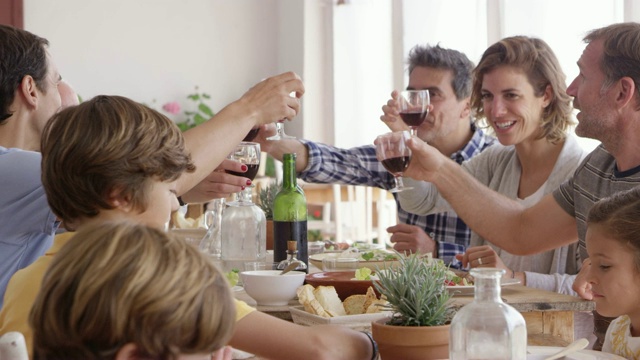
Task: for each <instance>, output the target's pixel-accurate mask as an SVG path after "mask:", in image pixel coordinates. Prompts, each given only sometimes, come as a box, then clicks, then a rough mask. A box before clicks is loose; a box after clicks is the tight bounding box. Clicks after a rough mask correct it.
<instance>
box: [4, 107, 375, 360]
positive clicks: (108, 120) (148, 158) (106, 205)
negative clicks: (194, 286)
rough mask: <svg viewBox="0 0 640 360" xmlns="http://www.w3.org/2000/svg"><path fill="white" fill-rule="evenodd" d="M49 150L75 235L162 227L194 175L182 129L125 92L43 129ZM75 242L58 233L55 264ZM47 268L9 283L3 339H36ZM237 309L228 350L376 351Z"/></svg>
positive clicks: (288, 354)
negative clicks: (93, 229)
mask: <svg viewBox="0 0 640 360" xmlns="http://www.w3.org/2000/svg"><path fill="white" fill-rule="evenodd" d="M41 148H42V180H43V186H44V188H45V192H46V195H47V199H48V202H49V205H50V207H51V209H52V211H53V212H54V214H56V215H57V216H58V217H59V218H60V219H61V220H62V221H63V223H64V224H65V226H66V227H67V229H68V230H76V229H77V230H80V229H82V228H83V227H85V226H88V225H92V224H96V223H102V222H105V221H135V222H138V223H142V224H146V225H149V226H152V227H156V228H160V229H162V228H164V227H165V225H166V224H167V223H168V222H169V219H170V214H171V211H174V210H176V209H177V208H178V200H177V198H176V192H177V190H176V187H177V185H176V180H178V179H179V178H180V177H181V176H183V174H184V173H189V172H193V171H194V170H195V166H194V165H193V162H192V160H191V157H190V155H189V154H188V152H187V150H186V147H185V143H184V139H183V137H182V133H181V132H180V130H179V129H178V128H177V126H176V125H175V124H174V123H173V122H171V120H169V119H168V118H166V117H165V116H164V115H162V114H160V113H158V112H157V111H155V110H153V109H150V108H148V107H146V106H143V105H141V104H138V103H136V102H134V101H132V100H129V99H127V98H124V97H119V96H97V97H95V98H93V99H91V100H89V101H85V102H83V103H81V104H80V105H78V106H76V107H73V108H69V109H65V110H63V111H61V112H59V113H58V114H56V115H54V116H53V117H52V118H51V120H50V121H49V122H48V123H47V125H46V127H45V129H44V131H43V135H42V147H41ZM68 241H69V240H68V238H67V237H63V236H58V237H56V239H55V241H54V246H53V247H52V248H51V249H50V251H49V253H50V255H49V258H51V257H54V256H55V253H56V252H57V251H58V249H60V248H62V246H64V243H65V242H68ZM140 256H144V254H140ZM49 262H50V259H49V260H47V257H43V260H42V262H41V261H40V260H38V261H37V264H36V263H34V264H33V266H30V267H27V268H25V269H23V270H21V271H20V273H21V274H18V273H17V274H16V275H15V276H14V278H12V279H11V280H10V282H9V286H8V287H7V294H6V296H5V305H4V307H3V309H2V311H1V312H0V334H1V333H3V332H7V331H21V332H23V334H24V335H25V338H26V340H27V343H28V344H30V343H31V340H32V335H31V329H30V328H29V326H28V324H27V314H28V311H29V309H30V308H31V305H32V304H33V301H34V298H35V290H33V289H28V290H27V288H30V287H37V286H38V284H40V282H41V279H42V277H43V275H44V272H45V269H46V267H47V263H49ZM27 284H28V286H27ZM20 309H22V310H20ZM25 309H26V310H25ZM236 312H237V314H236V319H237V322H236V327H235V331H234V333H233V336H232V338H231V341H230V342H229V344H230V345H232V346H233V347H235V348H238V349H240V350H244V351H248V352H251V353H254V354H256V355H258V356H261V357H266V358H277V359H300V358H314V359H366V360H368V359H371V358H372V357H373V356H374V355H375V346H374V344H373V342H372V340H370V338H369V336H367V335H366V334H363V333H360V332H357V331H353V330H350V329H347V328H344V327H339V326H318V327H314V328H309V327H304V326H299V325H296V324H293V323H290V322H287V321H284V320H281V319H277V318H275V317H272V316H270V315H267V314H264V313H261V312H258V311H255V310H254V309H252V308H251V307H249V306H248V305H246V304H245V303H242V302H237V308H236ZM9 314H11V315H9ZM21 314H22V315H21ZM9 317H11V319H10V321H9ZM265 329H269V330H268V331H264V330H265ZM292 338H295V339H296V341H291V339H292ZM28 346H29V348H31V346H30V345H28Z"/></svg>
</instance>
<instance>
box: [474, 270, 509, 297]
mask: <svg viewBox="0 0 640 360" xmlns="http://www.w3.org/2000/svg"><path fill="white" fill-rule="evenodd" d="M503 274H504V270H499V269H472V270H471V275H472V276H473V279H474V282H475V285H474V287H475V289H474V290H475V292H474V299H475V301H476V302H502V298H501V297H500V294H501V289H500V279H501V278H502V275H503Z"/></svg>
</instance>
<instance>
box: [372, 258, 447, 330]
mask: <svg viewBox="0 0 640 360" xmlns="http://www.w3.org/2000/svg"><path fill="white" fill-rule="evenodd" d="M398 255H399V257H400V259H399V265H398V266H397V267H395V268H388V269H385V270H379V271H377V272H376V273H377V275H378V278H379V279H380V281H376V282H374V286H375V287H376V289H377V290H378V291H379V292H380V294H382V295H384V296H385V297H386V298H387V301H388V302H389V305H388V306H387V308H388V309H389V310H391V311H393V316H392V318H391V320H390V321H389V322H387V324H388V325H400V326H436V325H444V324H447V323H448V322H450V321H451V318H452V317H453V307H452V306H451V305H450V302H449V299H450V298H451V295H450V294H449V291H448V290H447V287H446V280H447V271H448V267H447V266H446V265H445V264H444V263H443V262H442V261H439V260H432V259H431V258H425V257H422V256H421V255H418V254H411V255H404V254H400V253H398Z"/></svg>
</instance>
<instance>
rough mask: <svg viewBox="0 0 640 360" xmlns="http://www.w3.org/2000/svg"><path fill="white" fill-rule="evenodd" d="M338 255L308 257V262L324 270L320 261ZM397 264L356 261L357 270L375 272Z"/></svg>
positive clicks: (396, 262) (389, 261)
mask: <svg viewBox="0 0 640 360" xmlns="http://www.w3.org/2000/svg"><path fill="white" fill-rule="evenodd" d="M389 254H393V253H391V252H390V253H389ZM338 255H339V254H334V253H330V254H324V253H323V254H313V255H309V262H310V263H311V264H313V265H314V266H315V267H317V268H318V269H320V270H324V269H323V268H322V259H324V258H325V257H327V256H329V257H338ZM398 264H399V262H398V260H362V259H360V260H359V261H358V268H362V267H366V268H369V269H371V270H376V268H380V269H386V268H388V267H395V266H397V265H398Z"/></svg>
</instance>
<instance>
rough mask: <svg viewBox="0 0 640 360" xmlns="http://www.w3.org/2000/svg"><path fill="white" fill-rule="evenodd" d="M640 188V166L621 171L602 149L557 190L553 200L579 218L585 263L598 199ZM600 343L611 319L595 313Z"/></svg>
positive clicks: (598, 149) (597, 149) (596, 151)
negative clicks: (591, 215)
mask: <svg viewBox="0 0 640 360" xmlns="http://www.w3.org/2000/svg"><path fill="white" fill-rule="evenodd" d="M638 185H640V166H637V167H635V168H633V169H630V170H627V171H618V170H617V167H616V161H615V159H614V157H613V156H612V155H611V154H610V153H609V152H607V150H605V149H604V147H603V146H602V145H600V146H598V147H597V148H596V149H595V150H593V151H592V152H591V154H589V155H587V157H586V158H585V159H584V161H583V162H582V164H580V166H578V168H577V169H576V172H575V173H574V174H573V177H572V178H571V179H569V180H567V181H566V182H564V183H563V184H562V185H560V187H559V188H558V189H557V190H556V191H554V193H553V197H554V198H555V200H556V202H557V203H558V205H560V207H561V208H563V209H564V210H565V211H566V212H567V213H568V214H569V215H571V216H573V217H574V218H575V219H576V226H577V229H578V241H579V246H578V251H579V254H580V257H581V259H582V260H584V259H586V258H588V257H589V255H588V254H587V247H586V243H585V236H586V233H587V215H588V214H589V210H590V209H591V207H592V206H593V204H595V203H596V202H597V201H598V200H600V199H602V198H605V197H607V196H610V195H612V194H614V193H616V192H619V191H624V190H629V189H631V188H634V187H636V186H638ZM593 315H594V321H595V324H594V325H595V329H594V333H595V334H596V336H597V338H598V339H597V341H596V343H595V345H594V346H593V348H594V349H595V350H599V349H601V348H602V343H603V342H604V337H605V334H606V332H607V328H608V326H609V323H610V322H611V320H612V319H613V318H607V317H603V316H601V315H599V314H598V313H597V312H596V311H594V312H593Z"/></svg>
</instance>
